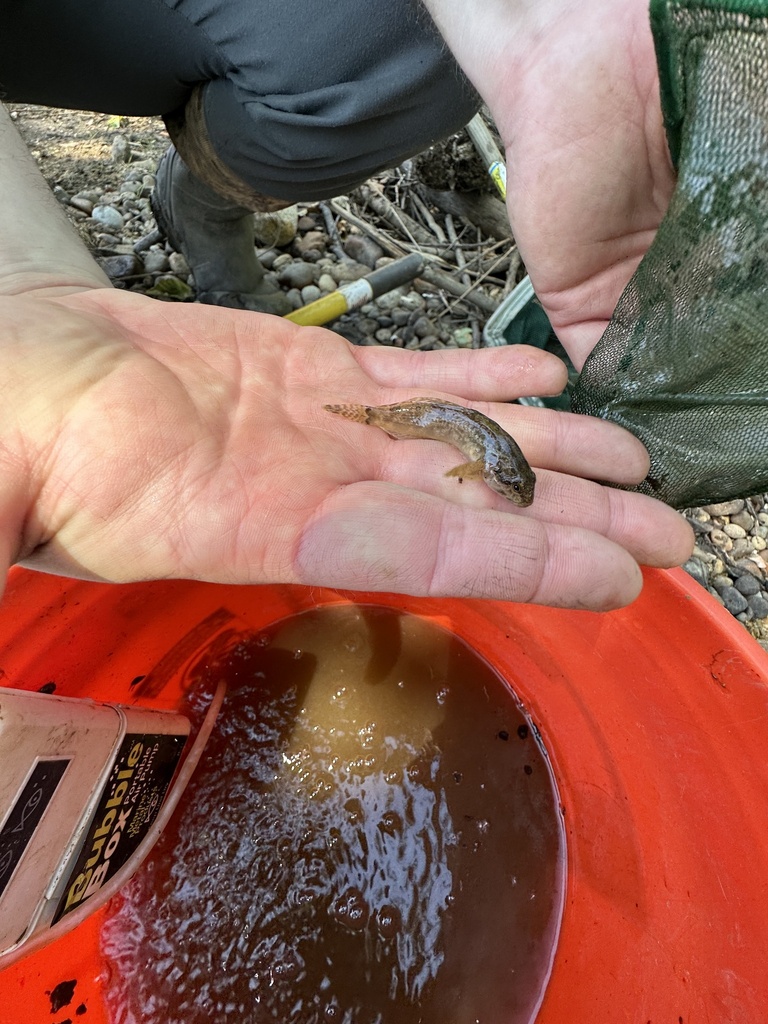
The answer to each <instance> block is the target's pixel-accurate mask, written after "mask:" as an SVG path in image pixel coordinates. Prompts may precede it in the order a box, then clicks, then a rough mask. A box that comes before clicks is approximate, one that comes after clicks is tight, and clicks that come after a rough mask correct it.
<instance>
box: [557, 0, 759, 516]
mask: <svg viewBox="0 0 768 1024" xmlns="http://www.w3.org/2000/svg"><path fill="white" fill-rule="evenodd" d="M738 8H739V9H737V5H736V3H728V2H727V0H721V2H720V3H717V4H716V3H713V2H709V0H703V2H702V0H698V2H696V0H688V2H678V0H652V4H651V22H652V27H653V31H654V38H655V42H656V53H657V58H658V63H659V76H660V82H661V93H662V106H663V109H664V116H665V124H666V129H667V138H668V140H669V144H670V149H671V152H672V157H673V159H674V160H675V163H676V165H677V168H678V182H677V187H676V189H675V193H674V195H673V198H672V202H671V205H670V207H669V210H668V212H667V214H666V216H665V218H664V220H663V222H662V224H661V226H660V227H659V230H658V233H657V235H656V238H655V239H654V242H653V244H652V245H651V248H650V249H649V250H648V253H647V254H646V256H645V258H644V259H643V261H642V262H641V264H640V265H639V267H638V269H637V271H636V272H635V275H634V276H633V278H632V280H631V281H630V282H629V284H628V285H627V288H626V289H625V291H624V293H623V294H622V296H621V298H620V300H619V303H618V305H617V307H616V311H615V313H614V315H613V317H612V319H611V322H610V324H609V325H608V328H607V329H606V331H605V333H604V334H603V336H602V338H601V339H600V341H599V342H598V344H597V346H596V347H595V349H594V350H593V352H592V353H591V354H590V356H589V358H588V360H587V362H586V364H585V366H584V369H583V371H582V373H581V376H580V379H579V382H578V384H577V387H576V390H575V395H574V403H573V405H574V409H575V411H577V412H581V413H587V414H589V415H592V416H600V417H603V418H606V419H609V420H612V421H614V422H616V423H619V424H620V425H621V426H623V427H626V428H627V429H628V430H630V431H631V432H632V433H633V434H635V435H636V436H637V437H639V438H640V440H641V441H642V442H643V443H644V444H645V446H646V448H647V449H648V451H649V453H650V456H651V469H650V472H649V474H648V477H647V478H646V480H645V481H644V482H643V483H642V484H641V485H640V487H639V488H638V489H639V490H641V491H643V492H645V493H646V494H652V495H654V496H655V497H658V498H660V499H661V500H663V501H665V502H667V503H668V504H670V505H673V506H675V507H677V508H685V507H688V506H693V505H703V504H708V503H710V502H716V501H721V500H725V499H729V498H735V497H745V496H747V495H751V494H757V493H761V492H765V491H768V0H752V3H743V2H742V3H739V4H738Z"/></svg>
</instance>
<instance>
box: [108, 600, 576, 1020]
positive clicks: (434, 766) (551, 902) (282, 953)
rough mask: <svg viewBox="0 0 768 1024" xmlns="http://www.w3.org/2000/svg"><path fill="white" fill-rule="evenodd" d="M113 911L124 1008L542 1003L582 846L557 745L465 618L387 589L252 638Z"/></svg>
mask: <svg viewBox="0 0 768 1024" xmlns="http://www.w3.org/2000/svg"><path fill="white" fill-rule="evenodd" d="M227 674H228V677H229V682H230V688H229V693H228V696H227V700H226V702H225V705H224V708H223V710H222V713H221V716H220V719H219V722H218V724H217V727H216V730H215V732H214V735H213V737H212V739H211V741H210V744H209V747H208V748H207V750H206V754H205V756H204V759H203V762H202V763H201V766H200V767H199V768H198V771H197V773H196V775H195V777H194V778H193V780H192V783H191V785H190V786H189V788H188V790H187V793H186V794H185V796H184V798H183V802H182V806H181V807H180V809H179V811H177V813H176V816H175V818H174V821H173V823H172V826H171V827H170V828H169V830H168V832H167V833H166V834H165V836H164V837H163V839H162V840H161V842H160V844H159V845H158V847H157V848H156V850H155V852H154V853H153V855H152V859H151V861H150V862H149V863H148V865H147V866H146V867H145V868H144V869H142V871H141V873H140V874H139V875H138V876H137V877H136V879H135V880H134V881H133V882H132V883H131V884H130V886H129V887H128V889H127V891H126V898H125V902H124V905H123V907H122V909H121V911H120V912H119V913H118V914H117V915H116V916H115V917H113V918H112V920H111V922H110V923H109V924H108V925H107V928H106V931H105V934H104V948H105V952H106V954H107V956H108V958H109V960H110V962H111V964H112V969H111V971H110V977H111V981H110V996H109V1000H110V1006H111V1007H112V1012H113V1016H114V1019H115V1021H116V1022H136V1024H138V1022H141V1024H150V1022H157V1024H172V1022H173V1024H176V1022H178V1024H197V1022H203V1021H205V1022H206V1024H209V1022H211V1021H213V1022H219V1021H222V1022H223V1021H227V1022H229V1021H236V1022H238V1024H241V1022H248V1024H262V1022H275V1021H279V1022H281V1024H332V1022H333V1024H337V1022H338V1024H419V1022H421V1024H475V1022H480V1024H527V1022H529V1021H530V1020H531V1018H532V1015H533V1013H534V1012H535V1008H536V1006H537V1004H538V1001H539V999H540V995H541V991H542V987H543V984H544V982H545V979H546V977H547V974H548V972H549V967H550V963H551V957H552V952H553V943H554V941H555V937H556V933H557V927H558V922H559V915H560V909H561V895H562V872H563V859H564V858H563V848H562V833H561V823H560V818H559V813H558V810H557V803H556V799H555V795H554V793H553V788H552V783H551V779H550V775H549V770H548V767H547V763H546V759H545V758H544V756H543V755H542V753H541V751H540V749H539V747H538V745H537V742H536V740H535V738H534V736H533V734H532V732H531V730H530V728H529V725H528V723H527V722H526V720H525V718H524V717H523V716H522V715H521V713H520V711H519V710H518V708H517V706H516V704H515V702H514V700H513V698H512V697H511V695H510V693H509V691H508V690H507V688H506V687H505V686H504V684H503V683H502V682H501V680H500V679H499V678H498V677H497V676H496V675H495V673H494V672H492V671H491V670H490V669H489V668H488V666H487V665H486V664H485V662H483V661H482V660H481V659H480V658H478V657H477V655H475V654H474V652H472V651H471V650H470V649H469V648H468V647H467V646H466V645H464V644H463V643H462V642H461V641H459V640H458V639H457V638H456V637H454V636H452V635H451V634H450V633H447V632H445V631H443V630H442V629H440V628H438V627H436V626H434V625H432V624H430V623H428V622H426V621H424V620H422V619H419V618H417V617H414V616H407V615H402V614H399V613H397V612H394V611H391V610H388V609H384V608H379V607H374V606H362V607H360V606H352V607H350V606H344V607H337V608H325V609H318V610H316V611H312V612H307V613H305V614H303V615H299V616H296V617H294V618H292V619H288V620H285V621H284V622H282V623H278V624H277V625H276V626H275V627H274V628H273V629H271V630H270V631H269V632H268V633H267V634H263V635H261V636H260V637H258V638H256V637H254V639H253V641H252V642H248V643H244V644H243V645H242V646H241V648H240V649H239V650H238V652H237V653H236V655H235V656H234V657H233V658H232V660H231V663H230V665H229V666H228V672H227Z"/></svg>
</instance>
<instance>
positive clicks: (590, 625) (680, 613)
mask: <svg viewBox="0 0 768 1024" xmlns="http://www.w3.org/2000/svg"><path fill="white" fill-rule="evenodd" d="M349 600H362V601H364V602H366V603H374V604H382V605H387V606H391V607H397V608H400V609H402V610H405V611H408V612H411V613H414V614H417V615H421V616H424V617H426V618H429V619H432V620H434V621H436V622H438V623H439V624H440V625H443V626H445V627H447V628H449V629H451V630H452V631H453V632H454V633H456V634H457V635H458V636H460V637H461V638H462V639H464V640H465V641H466V642H467V643H469V644H470V645H471V646H472V647H474V648H475V649H476V650H477V651H478V652H479V653H480V654H481V655H482V656H483V657H484V658H485V659H486V660H487V661H488V662H489V663H490V664H491V665H492V666H493V667H494V668H495V669H496V670H497V671H498V672H499V674H500V675H501V676H502V677H503V678H505V679H506V680H507V681H508V682H509V684H510V685H511V687H512V688H513V690H514V692H515V693H516V694H517V696H518V698H519V699H520V701H521V702H522V704H523V706H524V707H525V709H526V711H527V712H528V713H529V715H530V716H531V718H532V719H533V721H534V722H535V723H536V725H537V726H538V728H539V730H540V732H541V737H542V740H543V743H544V746H545V747H546V749H547V751H548V753H549V756H550V759H551V763H552V768H553V772H554V776H555V779H556V782H557V786H558V789H559V793H560V798H561V801H562V805H563V814H564V822H565V830H566V836H567V873H566V899H565V908H564V915H563V921H562V926H561V931H560V937H559V942H558V946H557V950H556V954H555V958H554V966H553V970H552V974H551V977H550V980H549V984H548V987H547V990H546V994H545V996H544V1001H543V1004H542V1006H541V1009H540V1011H539V1014H538V1017H537V1018H536V1019H537V1021H538V1024H595V1022H597V1021H605V1022H612V1021H616V1022H619V1021H621V1022H624V1021H628V1022H633V1024H635V1022H636V1024H698V1022H706V1021H709V1022H725V1021H734V1022H736V1021H738V1022H745V1024H757V1022H760V1021H765V1020H768V984H766V968H765V953H764V949H765V939H766V934H767V933H768V925H767V924H766V922H768V826H767V824H766V823H767V822H768V764H767V762H768V754H767V751H768V686H767V685H766V684H767V683H768V656H766V655H765V654H764V653H763V651H762V650H761V649H760V648H759V646H758V645H757V644H756V643H754V642H753V641H752V640H751V638H749V637H748V636H747V635H746V633H745V632H744V631H743V629H742V628H741V627H740V626H739V625H738V624H737V623H735V622H734V621H733V620H732V619H731V617H730V616H729V615H728V614H727V613H725V612H724V610H723V609H722V608H720V607H719V606H718V605H716V603H715V602H713V601H712V600H711V599H710V598H709V596H708V595H707V594H706V593H704V592H703V591H702V590H701V589H700V588H699V587H698V586H697V585H696V584H695V583H693V582H692V581H690V580H689V579H688V577H687V576H685V574H684V573H682V572H671V573H667V572H648V573H647V574H646V584H645V588H644V591H643V594H642V596H641V597H640V599H639V600H638V601H637V602H636V603H635V604H634V605H632V606H631V607H630V608H627V609H624V610H622V611H618V612H613V613H610V614H605V615H598V614H594V613H588V612H570V611H560V610H552V609H546V608H538V607H531V606H521V605H512V604H506V603H501V602H481V601H458V600H439V601H436V600H426V599H419V598H404V597H398V596H393V595H381V594H367V595H349V594H348V595H344V594H340V593H338V592H334V591H327V590H319V589H317V588H312V589H305V588H298V587H226V586H212V585H204V584H197V583H186V582H174V583H153V584H140V585H131V586H119V587H117V586H107V585H99V584H90V583H79V582H72V581H69V580H64V579H58V578H55V577H50V576H44V575H39V574H33V573H27V572H24V571H15V572H13V573H12V574H11V579H10V582H9V586H8V590H7V593H6V596H5V598H4V600H3V602H2V605H0V640H1V644H2V646H1V648H0V649H1V650H2V656H1V657H0V683H2V685H5V686H12V687H16V688H20V689H29V690H38V689H39V688H40V687H41V686H43V685H44V684H46V683H50V682H54V683H55V684H56V692H57V693H58V694H61V695H65V696H78V695H87V696H90V697H94V698H96V699H101V700H110V701H118V702H122V703H132V702H134V701H139V702H142V703H145V704H147V705H148V706H151V707H163V708H173V707H176V706H177V705H178V704H179V701H180V697H181V694H182V692H183V691H184V688H185V687H188V686H189V685H191V684H192V683H193V682H194V679H195V673H196V671H197V667H198V666H199V665H200V663H201V661H202V660H203V659H205V658H206V657H210V655H211V652H215V651H216V650H217V649H220V648H222V647H223V646H224V645H226V643H227V641H228V639H229V638H231V636H232V635H233V633H235V632H239V631H242V630H243V629H261V628H264V627H265V626H266V625H268V624H270V623H271V622H274V621H275V620H277V619H280V618H283V617H285V616H286V615H290V614H292V613H295V612H299V611H303V610H306V609H308V608H310V607H316V606H318V605H324V604H331V603H339V602H346V601H349ZM139 677H142V678H141V679H140V682H139V683H138V684H137V682H136V681H137V679H138V678H139ZM132 684H133V685H132ZM107 915H109V906H107V907H105V908H103V909H101V910H99V911H97V912H96V913H95V914H93V915H92V916H91V917H90V918H89V919H88V920H87V921H86V922H85V923H84V924H82V925H80V926H79V927H78V928H77V929H76V930H75V931H73V932H71V933H70V934H69V935H68V936H66V937H64V938H62V939H59V940H57V941H55V942H53V943H51V944H50V945H48V946H47V947H46V948H45V949H42V950H40V951H38V952H36V953H33V954H31V955H29V956H28V957H26V958H24V959H22V960H21V961H19V962H18V963H17V964H15V965H13V966H11V967H9V968H7V969H6V970H5V971H3V972H0V1024H39V1022H40V1021H50V1022H52V1024H57V1022H58V1021H60V1020H65V1019H71V1020H73V1021H83V1022H84V1024H102V1022H106V1021H107V1020H108V1017H107V1011H106V1009H105V1007H104V1003H103V1000H102V994H101V985H102V980H101V979H102V975H103V971H104V964H103V963H102V959H101V954H100V951H99V929H100V927H101V924H102V923H103V920H104V918H105V916H107ZM71 980H76V981H77V986H76V994H75V997H74V1000H73V1001H72V1003H71V1005H68V1006H66V1008H62V1009H58V1011H57V1013H55V1014H54V1015H52V1002H51V993H52V992H54V990H56V986H57V985H60V984H61V983H62V982H66V981H71ZM286 1024H287V1022H286ZM498 1024H504V1022H503V1021H499V1022H498Z"/></svg>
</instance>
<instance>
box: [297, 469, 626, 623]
mask: <svg viewBox="0 0 768 1024" xmlns="http://www.w3.org/2000/svg"><path fill="white" fill-rule="evenodd" d="M294 571H295V574H296V578H297V579H298V581H300V582H303V583H307V584H314V585H322V586H332V587H342V588H349V589H353V590H386V591H396V592H399V593H407V594H416V595H429V596H445V595H452V596H459V597H475V598H477V597H483V598H493V599H496V600H508V601H523V602H532V603H536V604H547V605H552V606H557V607H567V608H587V609H592V610H595V611H605V610H608V609H611V608H618V607H621V606H623V605H625V604H628V603H629V602H630V601H632V600H634V598H635V597H637V595H638V593H639V591H640V588H641V585H642V580H641V574H640V570H639V568H638V565H637V563H636V562H635V560H634V559H633V558H632V556H631V555H630V554H629V553H628V552H627V551H625V550H624V549H623V548H622V547H621V546H620V545H618V544H615V543H613V541H611V540H608V539H607V538H605V537H603V536H601V535H600V534H597V533H593V532H591V531H589V530H585V529H581V528H578V527H573V526H562V525H556V524H553V523H547V522H543V521H541V520H537V519H531V518H524V517H522V516H518V515H511V514H508V513H504V512H499V511H497V510H495V509H473V508H469V507H467V506H461V505H456V504H453V503H450V502H446V501H443V500H441V499H440V498H437V497H434V496H432V495H427V494H424V493H422V492H418V491H413V490H409V489H406V488H402V487H397V486H395V485H392V484H385V483H378V482H366V483H358V484H351V485H349V486H346V487H341V488H338V489H336V490H335V491H334V492H332V493H331V494H330V495H329V496H328V497H327V498H326V500H325V501H323V502H322V503H321V505H320V506H319V507H318V508H317V509H316V510H315V511H314V513H313V515H312V516H311V517H310V519H309V520H308V521H307V523H306V525H305V527H304V529H303V531H302V535H301V540H300V542H299V544H298V545H297V548H296V555H295V561H294Z"/></svg>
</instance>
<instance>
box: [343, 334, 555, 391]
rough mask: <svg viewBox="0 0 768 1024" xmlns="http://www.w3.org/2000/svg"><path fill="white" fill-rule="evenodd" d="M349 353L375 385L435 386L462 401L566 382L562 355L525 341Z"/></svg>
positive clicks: (359, 349) (550, 388)
mask: <svg viewBox="0 0 768 1024" xmlns="http://www.w3.org/2000/svg"><path fill="white" fill-rule="evenodd" d="M353 352H354V356H355V359H356V360H357V363H358V365H359V366H360V367H361V369H363V370H364V371H365V372H366V373H367V374H368V376H369V377H370V378H371V379H372V380H373V381H374V382H375V383H376V384H379V385H380V386H381V387H386V388H423V389H426V390H436V391H442V392H445V393H448V394H451V395H457V396H461V397H462V398H466V399H467V400H468V401H485V402H504V401H508V400H510V399H512V398H520V397H522V396H525V395H559V394H560V392H561V391H562V390H563V388H564V387H565V385H566V383H567V381H568V372H567V370H566V368H565V364H564V363H563V362H562V360H560V359H558V358H557V356H554V355H552V354H551V353H550V352H544V351H542V350H541V349H538V348H533V347H532V346H530V345H504V346H501V347H499V348H486V349H479V350H476V351H469V350H467V349H441V350H438V351H433V352H411V351H409V350H407V349H393V348H384V347H382V348H374V347H368V346H364V347H356V348H354V349H353Z"/></svg>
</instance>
